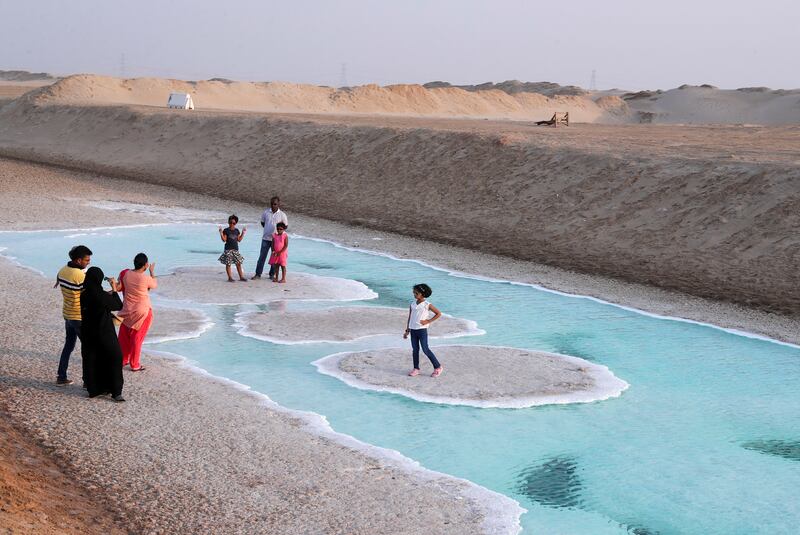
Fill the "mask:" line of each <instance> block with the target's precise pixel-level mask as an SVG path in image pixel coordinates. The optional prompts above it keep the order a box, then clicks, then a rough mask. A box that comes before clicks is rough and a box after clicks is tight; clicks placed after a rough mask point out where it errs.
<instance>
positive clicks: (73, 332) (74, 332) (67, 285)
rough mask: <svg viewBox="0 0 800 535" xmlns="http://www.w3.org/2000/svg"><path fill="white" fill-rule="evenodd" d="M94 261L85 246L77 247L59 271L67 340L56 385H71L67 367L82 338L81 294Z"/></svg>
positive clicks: (58, 282)
mask: <svg viewBox="0 0 800 535" xmlns="http://www.w3.org/2000/svg"><path fill="white" fill-rule="evenodd" d="M91 260H92V251H90V250H89V248H88V247H86V246H85V245H77V246H75V247H73V248H72V249H70V251H69V263H67V265H66V266H64V267H63V268H61V269H60V270H59V271H58V275H57V278H56V284H55V286H54V288H55V287H56V286H60V287H61V296H62V297H63V298H64V306H63V308H62V310H63V313H64V327H65V329H66V333H67V336H66V340H65V341H64V349H62V350H61V359H60V360H59V361H58V378H57V379H56V384H58V385H62V386H63V385H71V384H72V381H71V380H69V379H67V367H68V366H69V357H70V355H71V354H72V350H73V349H75V341H76V340H77V339H78V338H80V336H81V292H83V280H84V279H85V278H86V273H85V270H86V268H87V267H89V263H90V262H91Z"/></svg>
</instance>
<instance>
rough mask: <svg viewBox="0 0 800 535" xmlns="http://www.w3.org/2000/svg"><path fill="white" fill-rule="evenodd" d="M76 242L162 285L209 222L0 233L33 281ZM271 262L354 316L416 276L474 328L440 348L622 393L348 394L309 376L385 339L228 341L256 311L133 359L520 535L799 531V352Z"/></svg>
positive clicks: (719, 334)
mask: <svg viewBox="0 0 800 535" xmlns="http://www.w3.org/2000/svg"><path fill="white" fill-rule="evenodd" d="M254 238H255V239H254ZM77 243H85V244H86V245H88V246H89V247H90V248H91V249H92V250H93V251H94V253H95V254H94V256H93V265H97V266H100V267H102V268H103V269H104V270H105V271H106V272H107V273H108V274H115V273H117V272H118V271H119V270H120V269H121V268H123V267H127V265H128V263H129V262H130V259H131V258H132V256H133V254H135V253H136V252H138V251H140V250H143V251H146V252H147V253H148V254H149V255H150V257H151V258H152V259H153V260H156V261H157V262H158V271H159V272H162V273H163V272H165V271H167V270H170V269H172V268H175V267H178V266H187V265H215V262H216V258H217V256H219V254H220V252H221V245H222V244H221V242H220V241H219V238H218V235H217V233H216V227H212V226H209V225H186V224H184V225H164V226H153V227H133V228H118V229H104V230H95V231H89V232H77V231H63V232H55V231H54V232H31V233H27V232H13V233H0V247H5V248H7V249H6V250H5V251H4V253H3V254H6V255H8V256H12V257H15V258H16V259H17V261H18V262H20V263H21V264H23V265H26V266H29V267H31V268H33V269H35V270H38V271H41V272H43V273H45V274H46V275H47V277H48V278H51V277H54V275H55V273H56V271H57V270H58V268H59V267H60V266H61V265H63V263H64V262H65V257H66V251H67V250H68V249H69V247H71V246H72V245H75V244H77ZM257 247H258V236H257V234H256V235H252V236H249V237H248V239H246V240H245V241H244V242H243V243H242V249H243V254H244V255H245V257H246V258H247V267H248V268H249V270H251V271H252V267H253V265H254V263H255V262H254V261H255V257H256V254H257ZM289 262H290V265H289V270H290V271H289V276H291V274H292V272H298V271H302V272H306V273H310V274H316V275H325V276H335V277H342V278H347V279H355V280H359V281H361V282H363V283H365V284H366V285H367V286H368V287H369V288H371V289H372V290H374V291H375V292H377V293H378V294H379V298H378V299H373V300H369V301H364V302H363V303H362V304H364V305H366V306H373V305H378V306H405V305H407V303H408V301H409V300H410V296H409V287H410V286H411V285H412V284H413V283H416V282H420V281H425V282H427V283H428V284H430V285H431V286H432V287H433V288H434V295H433V296H432V298H431V302H433V303H435V304H436V305H437V306H438V307H439V308H441V309H442V310H443V311H444V312H447V313H449V314H451V315H453V316H456V317H460V318H468V319H471V320H475V321H476V322H477V323H478V325H479V327H480V328H481V329H483V330H485V331H486V334H485V335H483V336H471V337H464V338H459V339H457V342H455V343H459V344H480V345H498V346H512V347H520V348H527V349H536V350H543V351H550V352H554V353H562V354H567V355H573V356H577V357H581V358H583V359H586V360H588V361H591V362H594V363H598V364H602V365H604V366H608V367H609V369H610V370H611V371H612V372H614V374H615V375H617V376H618V377H620V378H621V379H624V380H625V381H627V382H628V383H630V388H629V389H628V390H627V391H626V392H625V393H624V394H623V395H622V396H621V397H619V398H615V399H610V400H607V401H602V402H597V403H589V404H575V405H559V406H543V407H533V408H529V409H516V410H511V409H508V410H506V409H478V408H472V407H464V406H452V405H437V404H431V403H421V402H418V401H414V400H412V399H409V398H407V397H403V396H399V395H395V394H389V393H380V392H369V391H364V390H359V389H355V388H351V387H349V386H347V385H346V384H344V383H343V382H341V381H339V380H337V379H335V378H332V377H329V376H327V375H323V374H320V373H319V372H318V371H317V370H316V368H315V367H314V366H312V365H311V363H312V362H313V361H315V360H317V359H319V358H321V357H323V356H326V355H329V354H332V353H338V352H342V351H348V350H353V351H356V350H362V349H370V348H374V347H384V346H388V345H398V344H402V343H403V341H402V340H399V339H398V338H386V337H376V338H368V339H364V340H359V341H355V342H352V343H337V344H326V343H320V344H298V345H276V344H271V343H269V342H266V341H263V340H257V339H253V338H251V337H245V336H241V335H239V334H237V332H236V327H235V326H234V324H235V322H236V314H237V313H239V312H245V311H249V310H259V309H264V308H265V306H261V305H234V306H213V305H197V307H196V308H198V309H201V310H203V311H204V312H205V313H206V314H207V315H208V316H209V317H210V318H211V320H212V321H213V322H214V324H215V325H214V326H213V327H212V328H211V329H210V330H209V331H207V332H206V333H205V334H203V336H202V337H200V338H197V339H190V340H180V341H172V342H164V343H162V344H158V346H151V347H157V348H158V349H160V350H164V351H169V352H173V353H178V354H183V355H191V356H192V360H193V361H194V362H195V363H196V364H197V365H198V366H200V367H201V368H203V369H205V370H207V371H208V372H210V373H212V374H214V375H219V376H223V377H227V378H230V379H232V380H234V381H238V382H240V383H243V384H246V385H249V386H251V387H252V388H253V389H255V390H257V391H260V392H263V393H265V394H267V395H269V397H270V398H272V399H273V400H274V401H276V402H278V403H280V404H281V405H284V406H287V407H291V408H296V409H302V410H308V411H313V412H317V413H320V414H323V415H325V416H326V417H327V418H328V420H329V421H330V423H331V425H332V427H333V428H334V429H335V430H336V431H339V432H341V433H346V434H349V435H352V436H354V437H356V438H358V439H360V440H362V441H364V442H368V443H371V444H376V445H379V446H382V447H386V448H391V449H395V450H398V451H400V452H401V453H403V454H404V455H406V456H408V457H411V458H413V459H416V460H418V461H420V463H421V464H422V465H424V466H425V467H428V468H431V469H434V470H437V471H441V472H445V473H448V474H452V475H455V476H458V477H463V478H466V479H469V480H471V481H474V482H475V483H478V484H480V485H483V486H485V487H488V488H490V489H492V490H496V491H498V492H501V493H503V494H506V495H508V496H510V497H512V498H514V499H516V500H517V501H519V502H520V504H521V505H522V506H523V507H525V508H526V509H528V511H529V512H528V513H527V514H525V515H523V517H522V525H523V527H524V528H525V531H526V532H529V533H592V534H601V533H626V532H628V533H662V534H667V533H726V534H727V533H792V532H794V531H795V529H796V526H797V525H800V506H798V503H799V502H798V501H797V499H796V491H797V489H798V488H800V394H798V386H797V385H798V384H800V349H798V348H796V347H793V346H789V345H782V344H778V343H773V342H769V341H765V340H760V339H756V338H747V337H744V336H739V335H735V334H731V333H729V332H725V331H723V330H720V329H715V328H712V327H708V326H702V325H698V324H694V323H689V322H682V321H671V320H666V319H659V318H655V317H651V316H648V315H645V314H641V313H637V312H634V311H630V310H626V309H623V308H621V307H616V306H612V305H608V304H603V303H600V302H597V301H595V300H591V299H584V298H576V297H568V296H564V295H559V294H556V293H553V292H545V291H541V290H538V289H535V288H532V287H530V286H525V285H519V284H510V283H502V282H491V281H485V280H477V279H472V278H466V277H463V276H452V275H451V274H448V273H446V272H444V271H438V270H435V269H432V268H429V267H426V266H423V265H421V264H418V263H415V262H409V261H400V260H395V259H391V258H388V257H383V256H376V255H371V254H362V253H359V252H354V251H350V250H346V249H344V248H339V247H336V246H334V245H332V244H330V243H325V242H319V241H313V240H302V239H298V238H296V237H294V238H293V241H292V244H291V252H290V256H289ZM237 284H238V283H237ZM247 284H257V283H255V282H252V283H247ZM261 284H269V283H267V282H262V283H261ZM353 304H354V303H353V302H349V303H347V305H348V306H352V305H353ZM286 306H287V307H288V308H289V309H293V310H296V309H299V308H306V307H310V308H320V307H328V306H335V304H332V303H314V302H310V303H309V302H306V303H304V302H297V303H288V304H287V305H286ZM437 343H454V340H444V341H436V340H434V341H432V345H435V344H437ZM409 359H410V357H409ZM485 372H486V373H487V374H490V373H492V362H486V364H485ZM409 499H410V500H413V496H409ZM420 506H421V507H427V506H432V504H420Z"/></svg>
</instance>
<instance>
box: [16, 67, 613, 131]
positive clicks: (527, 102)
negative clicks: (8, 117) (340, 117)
mask: <svg viewBox="0 0 800 535" xmlns="http://www.w3.org/2000/svg"><path fill="white" fill-rule="evenodd" d="M171 91H182V92H186V93H190V94H191V95H192V98H193V100H194V102H195V105H196V106H197V107H198V108H202V109H214V110H236V111H257V112H303V113H338V114H353V113H358V114H379V115H414V116H428V117H480V118H484V117H486V118H504V119H516V120H541V119H549V118H550V116H551V115H552V114H553V112H554V111H569V112H570V117H571V118H572V120H574V121H579V122H605V123H609V122H619V121H622V120H625V119H626V115H625V113H626V112H627V110H626V109H625V106H624V102H623V101H622V100H620V99H618V98H617V97H612V98H613V99H616V100H617V102H615V105H614V106H608V105H607V103H605V104H603V103H601V104H599V105H598V104H597V103H595V102H594V101H593V100H592V99H591V98H587V97H584V96H578V95H554V96H552V97H547V96H545V95H542V94H539V93H530V92H519V93H514V94H509V93H507V92H506V91H503V90H501V89H490V90H486V91H467V90H464V89H460V88H456V87H438V88H432V89H426V88H425V87H423V86H421V85H413V84H404V85H390V86H386V87H380V86H377V85H373V84H371V85H364V86H358V87H353V88H341V89H333V88H330V87H322V86H314V85H305V84H292V83H286V82H259V83H254V82H234V81H228V80H207V81H200V82H186V81H182V80H167V79H161V78H133V79H121V78H112V77H108V76H97V75H83V74H82V75H75V76H69V77H67V78H64V79H62V80H60V81H58V82H56V83H55V84H53V85H52V86H49V87H47V88H44V89H42V90H40V91H36V92H34V93H32V94H31V95H29V97H28V99H29V101H31V102H35V103H37V104H45V103H47V104H70V105H81V106H85V105H109V104H134V105H142V106H158V107H164V105H165V104H166V100H167V97H168V95H169V93H170V92H171ZM606 100H608V99H606Z"/></svg>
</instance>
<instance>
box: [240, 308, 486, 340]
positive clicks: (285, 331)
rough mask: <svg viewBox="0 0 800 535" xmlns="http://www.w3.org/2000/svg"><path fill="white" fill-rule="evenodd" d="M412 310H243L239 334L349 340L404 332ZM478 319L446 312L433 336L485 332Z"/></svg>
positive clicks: (434, 326)
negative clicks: (467, 318) (468, 318)
mask: <svg viewBox="0 0 800 535" xmlns="http://www.w3.org/2000/svg"><path fill="white" fill-rule="evenodd" d="M407 319H408V310H407V309H403V308H389V307H366V306H360V307H335V308H327V309H324V310H297V311H294V310H285V307H283V308H277V309H276V310H269V311H266V312H241V313H239V314H237V315H236V323H237V324H238V325H239V334H242V335H244V336H251V337H253V338H258V339H260V340H266V341H269V342H273V343H276V344H299V343H303V344H311V343H319V342H347V341H352V340H359V339H361V338H367V337H371V336H391V335H394V336H400V335H401V334H402V333H403V329H404V326H405V321H406V320H407ZM482 333H483V331H482V330H480V329H478V326H477V324H476V323H475V322H474V321H470V320H465V319H460V318H454V317H452V316H448V315H446V314H442V317H441V318H439V320H438V321H436V322H435V323H434V324H432V325H431V327H430V337H431V338H456V337H459V336H470V335H478V334H482Z"/></svg>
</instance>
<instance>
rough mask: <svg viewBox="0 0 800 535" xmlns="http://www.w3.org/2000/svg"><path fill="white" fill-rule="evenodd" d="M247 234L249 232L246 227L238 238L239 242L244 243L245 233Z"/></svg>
mask: <svg viewBox="0 0 800 535" xmlns="http://www.w3.org/2000/svg"><path fill="white" fill-rule="evenodd" d="M245 232H247V227H244V228H243V229H242V231H241V232H240V233H239V237H238V238H237V241H242V240H243V239H244V233H245Z"/></svg>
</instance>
